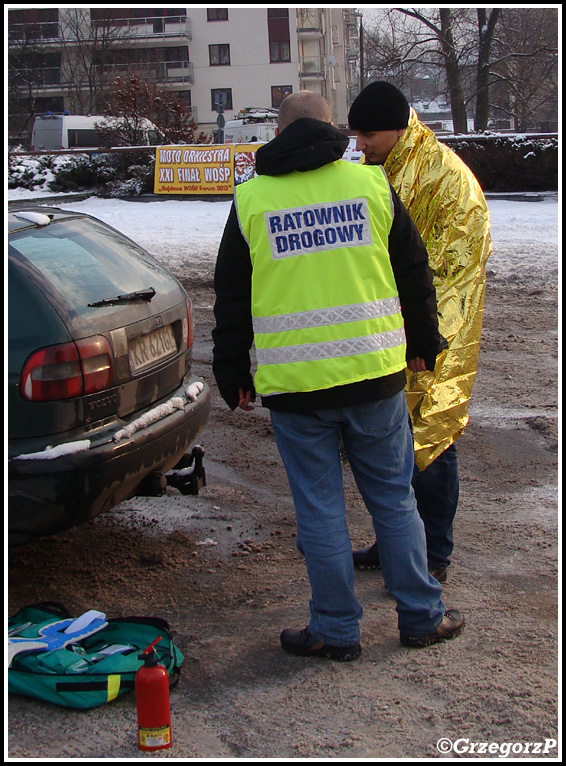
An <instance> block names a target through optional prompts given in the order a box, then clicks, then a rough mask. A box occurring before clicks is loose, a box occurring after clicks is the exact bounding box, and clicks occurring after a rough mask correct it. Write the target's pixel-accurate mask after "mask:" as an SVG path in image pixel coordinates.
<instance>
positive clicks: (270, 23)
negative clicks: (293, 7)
mask: <svg viewBox="0 0 566 766" xmlns="http://www.w3.org/2000/svg"><path fill="white" fill-rule="evenodd" d="M267 34H268V39H269V60H270V62H271V63H276V62H279V61H291V37H290V34H289V9H288V8H268V9H267Z"/></svg>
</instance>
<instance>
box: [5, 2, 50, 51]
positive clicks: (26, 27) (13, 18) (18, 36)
mask: <svg viewBox="0 0 566 766" xmlns="http://www.w3.org/2000/svg"><path fill="white" fill-rule="evenodd" d="M58 37H59V9H58V8H44V9H39V8H30V9H29V10H20V11H8V38H9V40H10V42H26V43H29V42H31V41H33V40H56V39H58Z"/></svg>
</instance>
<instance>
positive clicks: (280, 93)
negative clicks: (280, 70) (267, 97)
mask: <svg viewBox="0 0 566 766" xmlns="http://www.w3.org/2000/svg"><path fill="white" fill-rule="evenodd" d="M292 92H293V86H292V85H272V86H271V106H273V107H274V108H275V109H279V107H280V106H281V103H282V101H283V99H284V98H285V96H288V95H289V94H290V93H292Z"/></svg>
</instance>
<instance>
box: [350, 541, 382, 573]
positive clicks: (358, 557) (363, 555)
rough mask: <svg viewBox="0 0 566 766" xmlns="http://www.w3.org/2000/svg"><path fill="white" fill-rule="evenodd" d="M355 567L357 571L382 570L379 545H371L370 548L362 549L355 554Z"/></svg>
mask: <svg viewBox="0 0 566 766" xmlns="http://www.w3.org/2000/svg"><path fill="white" fill-rule="evenodd" d="M352 555H353V557H354V566H355V567H356V569H380V568H381V567H380V565H379V552H378V550H377V543H374V544H373V545H370V546H369V548H360V549H358V550H357V551H354V552H353V554H352Z"/></svg>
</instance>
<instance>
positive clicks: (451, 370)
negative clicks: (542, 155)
mask: <svg viewBox="0 0 566 766" xmlns="http://www.w3.org/2000/svg"><path fill="white" fill-rule="evenodd" d="M384 168H385V171H386V173H387V176H388V178H389V181H390V183H391V185H392V186H393V188H394V189H395V190H396V191H397V193H398V194H399V196H400V198H401V201H402V202H403V203H404V205H405V207H406V208H407V210H408V211H409V214H410V215H411V218H412V219H413V221H414V222H415V224H416V226H417V228H418V230H419V232H420V235H421V237H422V238H423V241H424V243H425V245H426V248H427V251H428V254H429V264H430V267H431V270H432V273H433V276H434V285H435V288H436V298H437V304H438V319H439V329H440V333H441V335H442V336H444V338H446V340H447V341H448V349H447V350H445V351H443V352H442V353H441V354H440V355H439V356H438V357H437V362H436V368H435V370H434V372H424V373H417V374H413V373H411V372H410V371H409V370H407V386H406V388H405V393H406V396H407V405H408V408H409V412H410V414H411V419H412V421H413V429H414V438H415V459H416V463H417V466H418V467H419V469H420V470H424V469H425V468H426V467H427V466H428V465H429V464H430V463H431V462H432V461H433V460H434V459H435V458H436V457H438V455H440V454H441V453H442V452H443V451H444V450H445V449H446V448H447V447H449V446H450V445H451V444H452V443H453V442H454V441H455V440H456V439H457V438H458V437H459V436H460V435H461V433H462V431H463V430H464V428H465V426H466V424H467V422H468V402H469V399H470V395H471V392H472V386H473V384H474V380H475V377H476V372H477V364H478V354H479V348H480V336H481V328H482V318H483V302H484V294H485V270H486V262H487V259H488V257H489V254H490V253H491V236H490V231H489V211H488V208H487V204H486V201H485V198H484V195H483V192H482V190H481V188H480V186H479V184H478V182H477V180H476V178H475V177H474V175H473V174H472V172H471V170H470V169H469V168H468V167H467V165H465V164H464V163H463V162H462V160H460V158H459V157H458V156H457V155H456V154H454V152H452V151H451V150H450V149H448V147H447V146H445V145H443V144H442V143H440V142H439V141H438V139H437V138H436V136H435V134H434V133H433V132H432V131H431V130H429V129H428V128H427V127H426V126H425V125H423V124H422V123H421V122H420V121H419V119H418V117H417V114H416V113H415V111H414V110H411V117H410V120H409V125H408V127H407V129H406V131H405V133H404V134H403V136H402V137H401V139H400V140H399V141H398V142H397V144H396V145H395V147H394V149H393V151H392V152H391V154H390V155H389V157H388V158H387V161H386V162H385V165H384Z"/></svg>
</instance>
